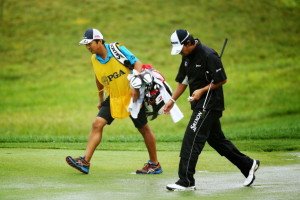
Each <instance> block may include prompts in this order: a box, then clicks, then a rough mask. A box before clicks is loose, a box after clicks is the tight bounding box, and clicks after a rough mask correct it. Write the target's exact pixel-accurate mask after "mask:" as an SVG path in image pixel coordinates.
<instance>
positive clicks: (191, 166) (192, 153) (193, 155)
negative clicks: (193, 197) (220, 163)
mask: <svg viewBox="0 0 300 200" xmlns="http://www.w3.org/2000/svg"><path fill="white" fill-rule="evenodd" d="M221 116H222V112H221V111H212V110H210V111H207V112H206V113H203V112H202V111H201V110H194V111H193V114H192V116H191V119H190V122H189V124H188V126H187V128H186V131H185V135H184V138H183V141H182V146H181V152H180V163H179V170H178V175H179V178H180V180H179V181H178V183H179V184H181V185H183V186H194V185H195V179H194V174H195V170H196V164H197V161H198V157H199V155H200V153H201V151H202V149H203V147H204V145H205V142H206V141H207V142H208V144H209V145H210V146H211V147H213V148H214V149H215V150H216V151H217V152H218V153H219V154H220V155H221V156H225V157H226V158H227V159H228V160H229V161H230V162H231V163H233V164H234V165H235V166H237V167H238V168H239V169H240V171H241V172H242V174H243V175H244V176H245V177H247V176H248V173H249V170H250V168H251V166H252V164H253V160H252V159H251V158H249V157H248V156H246V155H244V154H242V153H241V152H240V151H239V150H238V149H237V148H236V147H235V146H234V145H233V144H232V143H231V142H230V141H229V140H228V139H226V138H225V136H224V133H223V131H222V128H221V123H220V118H221Z"/></svg>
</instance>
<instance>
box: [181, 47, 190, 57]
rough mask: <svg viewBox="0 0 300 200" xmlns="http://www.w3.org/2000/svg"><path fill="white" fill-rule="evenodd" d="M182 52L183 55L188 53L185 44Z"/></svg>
mask: <svg viewBox="0 0 300 200" xmlns="http://www.w3.org/2000/svg"><path fill="white" fill-rule="evenodd" d="M180 54H181V55H183V56H186V55H188V49H187V47H186V46H185V45H183V47H182V49H181V52H180Z"/></svg>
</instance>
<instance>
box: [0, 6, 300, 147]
mask: <svg viewBox="0 0 300 200" xmlns="http://www.w3.org/2000/svg"><path fill="white" fill-rule="evenodd" d="M78 5H80V6H78ZM175 10H176V12H175ZM266 11H268V12H266ZM299 13H300V12H299V3H298V2H297V1H294V0H275V1H268V0H262V1H259V2H257V1H246V0H242V1H230V2H225V1H218V0H213V1H209V2H203V1H196V0H193V1H187V2H185V3H182V1H179V0H173V1H159V0H154V1H150V0H146V1H134V0H128V1H122V0H113V1H109V2H108V1H99V3H97V4H95V2H94V1H90V0H88V1H85V3H82V2H81V1H79V0H75V1H74V0H72V1H71V0H63V1H50V0H46V1H43V2H41V1H38V0H28V1H17V0H1V1H0V24H1V29H0V34H1V37H0V56H1V59H0V66H1V67H0V68H1V71H0V94H1V98H0V133H1V136H0V141H1V146H7V145H8V144H13V146H16V144H14V143H18V142H25V141H26V142H30V143H31V142H34V141H35V142H40V141H42V142H43V141H45V140H46V141H50V142H51V140H56V141H59V142H69V141H79V142H83V141H85V139H86V137H87V134H88V132H89V130H90V126H91V122H92V120H93V119H94V117H95V115H96V112H97V110H96V105H97V92H96V87H95V83H94V75H93V72H92V68H91V66H90V60H89V57H90V55H89V54H88V52H87V51H86V50H85V49H84V47H78V45H77V43H78V41H79V40H80V38H81V35H82V33H83V32H84V30H85V29H86V28H88V27H96V28H99V29H100V30H101V31H102V33H103V34H104V36H105V39H106V41H108V42H113V41H119V42H121V43H123V44H125V45H126V46H127V47H128V48H129V49H130V50H132V52H133V53H134V54H135V55H136V56H137V57H138V58H140V60H141V61H142V62H144V63H152V64H153V65H154V66H155V67H156V68H157V69H158V70H159V71H161V72H162V73H163V74H164V75H165V76H166V78H167V80H168V82H169V83H170V85H171V86H172V87H173V88H174V87H175V86H176V83H175V82H174V77H175V76H176V73H177V69H178V65H179V62H180V57H174V56H170V44H169V36H170V34H171V33H172V32H173V31H174V30H175V29H177V28H186V29H188V30H189V31H190V32H191V33H193V34H194V36H196V37H199V38H200V39H201V41H202V42H203V43H205V44H207V45H209V46H211V47H212V48H214V49H216V50H217V51H220V49H221V45H222V43H223V40H224V38H225V37H227V38H229V43H228V46H227V48H226V51H225V54H224V56H223V58H222V59H223V63H224V66H225V69H226V72H227V76H228V83H227V84H226V85H225V86H224V91H225V103H226V111H225V112H224V116H223V118H222V120H223V129H224V132H225V133H226V135H227V136H228V137H229V138H230V139H234V140H235V141H242V140H260V141H266V143H267V141H268V139H271V140H272V141H279V140H280V139H284V140H290V141H291V142H293V141H294V140H298V139H299V135H300V134H299V119H300V106H299V100H300V91H299V87H298V86H297V84H298V83H299V76H298V74H299V73H300V67H299V66H300V65H299V61H300V59H299V53H300V52H299V48H298V47H299V41H300V40H299V36H298V35H299V25H298V21H299ZM187 96H188V94H187V92H186V93H184V95H183V96H182V98H181V99H179V101H178V105H179V107H180V108H181V110H182V111H183V113H184V114H185V118H184V119H183V120H182V121H181V122H179V123H177V124H173V123H172V122H171V119H170V118H169V117H159V118H158V119H157V120H156V121H153V122H150V124H151V126H152V128H153V129H154V130H155V133H156V135H157V138H158V141H162V142H165V141H171V142H174V141H175V142H178V141H180V140H181V138H182V134H183V132H184V129H185V126H186V124H187V122H188V119H189V115H190V110H189V105H188V104H187V102H186V97H187ZM161 124H164V126H161ZM127 137H128V138H129V139H128V140H133V141H140V136H139V135H138V134H136V131H135V129H134V128H133V126H132V123H131V121H130V120H127V119H126V120H122V121H121V120H116V121H115V122H114V125H113V126H111V127H107V128H106V129H105V140H107V141H111V142H114V141H115V142H118V141H122V140H123V138H127ZM49 138H50V139H49ZM52 138H54V139H52ZM249 143H251V142H250V141H249ZM268 144H269V143H268ZM37 145H39V144H37ZM269 145H270V146H272V148H273V149H272V150H280V149H281V148H279V149H277V148H276V145H274V144H273V145H271V144H269ZM247 146H249V145H247ZM268 148H269V147H268ZM270 148H271V147H270ZM259 149H260V148H259ZM259 149H257V150H259ZM285 149H287V148H285ZM292 149H293V150H299V147H298V146H296V147H295V148H294V147H293V148H292Z"/></svg>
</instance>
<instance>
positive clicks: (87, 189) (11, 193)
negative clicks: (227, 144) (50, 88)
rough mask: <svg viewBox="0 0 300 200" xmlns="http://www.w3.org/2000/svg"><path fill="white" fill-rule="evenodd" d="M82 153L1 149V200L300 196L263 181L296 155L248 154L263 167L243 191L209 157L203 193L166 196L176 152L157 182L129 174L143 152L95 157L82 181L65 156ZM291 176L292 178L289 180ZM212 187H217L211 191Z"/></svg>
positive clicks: (232, 171) (202, 173)
mask: <svg viewBox="0 0 300 200" xmlns="http://www.w3.org/2000/svg"><path fill="white" fill-rule="evenodd" d="M81 153H82V150H80V151H78V150H62V149H59V150H57V149H52V150H49V149H23V148H13V149H11V148H9V149H7V148H1V149H0V155H1V157H2V159H3V160H5V162H4V163H3V164H2V165H1V166H0V175H1V177H2V182H3V183H4V184H1V186H0V198H1V199H3V200H8V199H23V200H27V199H48V200H49V199H51V200H54V199H74V198H76V199H78V198H80V199H91V198H92V199H104V198H106V199H131V200H133V199H141V198H154V199H195V198H201V199H221V200H224V199H250V198H249V195H250V196H251V198H252V199H253V198H254V197H255V198H256V199H267V196H266V193H268V195H269V196H268V197H269V198H270V195H271V196H273V197H274V198H276V196H277V197H281V196H284V195H287V194H289V195H287V196H286V199H292V198H293V197H295V195H297V194H299V190H295V188H294V187H295V186H297V183H296V182H294V180H290V179H285V180H280V179H276V178H274V176H273V177H271V178H270V179H268V180H265V178H266V177H265V176H266V174H268V173H270V172H269V171H267V170H266V169H268V167H270V166H273V167H274V166H276V167H277V168H274V169H273V170H275V169H280V168H278V167H280V166H281V167H288V166H293V165H295V164H296V165H297V164H299V155H297V154H293V153H286V152H271V153H270V152H269V153H264V152H259V153H258V152H246V153H247V154H248V155H250V156H253V157H255V158H259V159H260V160H261V162H262V166H261V169H260V170H259V171H260V172H261V173H259V174H258V177H257V180H256V183H255V184H254V186H253V187H251V188H243V187H241V185H240V184H241V182H242V181H243V177H242V175H241V174H240V173H239V172H238V170H237V169H236V168H235V167H234V166H233V165H231V164H230V163H229V162H228V161H227V160H226V159H224V158H222V157H220V156H219V155H218V154H217V153H216V152H205V153H204V154H202V155H201V158H200V160H199V164H198V167H197V173H196V179H197V187H198V189H199V190H197V191H195V192H183V193H176V192H175V193H170V192H167V191H166V190H165V185H166V184H168V183H172V182H174V181H175V180H176V178H177V173H176V172H177V166H178V152H174V151H169V152H159V157H160V160H161V163H162V166H163V169H164V173H163V174H161V175H157V176H137V175H132V174H131V172H133V171H135V170H136V169H137V168H140V167H141V165H142V163H143V162H145V157H146V152H145V151H141V152H133V151H96V153H95V157H94V158H93V160H92V167H91V171H90V174H89V175H82V174H80V173H79V172H77V171H75V170H74V169H73V168H70V167H69V166H67V164H66V163H65V162H64V158H65V156H67V155H80V154H81ZM271 169H272V168H271ZM283 169H285V168H283ZM287 169H288V168H286V170H285V171H288V170H287ZM292 172H293V174H292V176H295V172H296V171H292ZM282 173H286V172H284V171H283V172H282ZM290 173H291V172H290ZM290 176H291V174H289V176H288V177H290ZM288 177H286V178H288ZM214 179H215V180H214ZM222 181H226V184H224V182H223V183H222V184H221V182H222ZM270 181H272V182H273V183H274V185H272V183H270ZM211 184H214V186H213V187H210V185H211ZM276 184H277V185H278V187H281V189H280V190H277V189H276V188H277V186H276ZM293 184H295V186H293ZM222 185H223V186H222ZM271 185H272V187H270V186H271ZM208 186H209V187H208ZM285 188H286V189H287V190H285ZM290 191H293V192H290ZM288 192H290V193H288ZM275 194H276V195H275Z"/></svg>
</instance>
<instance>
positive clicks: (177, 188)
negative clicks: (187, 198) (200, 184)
mask: <svg viewBox="0 0 300 200" xmlns="http://www.w3.org/2000/svg"><path fill="white" fill-rule="evenodd" d="M166 188H167V189H168V190H170V191H192V190H196V187H195V186H190V187H184V186H181V185H178V184H176V183H174V184H168V185H167V186H166Z"/></svg>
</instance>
